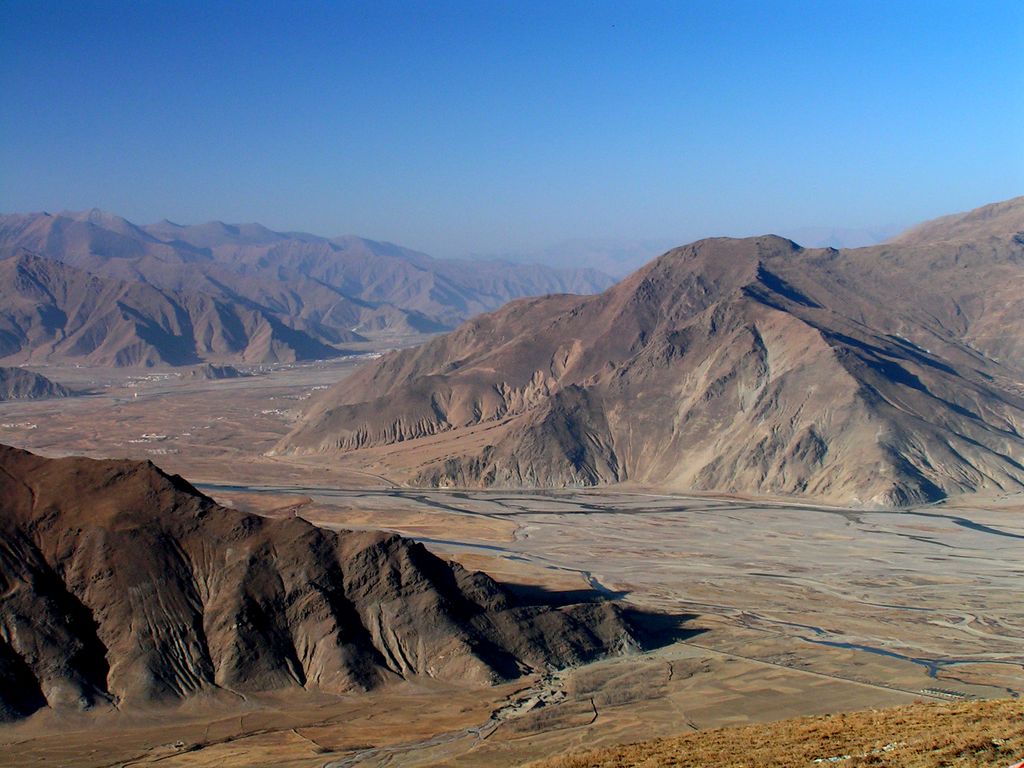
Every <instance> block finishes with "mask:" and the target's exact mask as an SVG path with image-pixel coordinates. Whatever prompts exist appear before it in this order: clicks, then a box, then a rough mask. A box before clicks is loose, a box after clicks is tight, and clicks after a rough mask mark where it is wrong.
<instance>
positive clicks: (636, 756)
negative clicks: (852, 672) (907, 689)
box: [531, 699, 1024, 768]
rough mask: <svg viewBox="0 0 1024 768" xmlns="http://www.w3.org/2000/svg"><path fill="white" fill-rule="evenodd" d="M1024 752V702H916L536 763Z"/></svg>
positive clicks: (687, 763)
mask: <svg viewBox="0 0 1024 768" xmlns="http://www.w3.org/2000/svg"><path fill="white" fill-rule="evenodd" d="M1021 759H1024V702H1022V701H1020V700H1014V699H1002V700H996V701H980V702H968V703H958V704H912V705H910V706H906V707H897V708H894V709H884V710H873V711H869V712H854V713H850V714H839V715H824V716H818V717H802V718H798V719H794V720H783V721H780V722H776V723H766V724H762V725H752V726H747V727H743V728H718V729H715V730H709V731H701V732H698V733H689V734H686V735H685V736H678V737H675V738H670V739H658V740H656V741H648V742H642V743H639V744H629V745H625V746H619V747H612V748H610V749H601V750H596V751H593V752H585V753H581V754H577V755H569V756H566V757H559V758H552V759H549V760H544V761H541V762H537V763H531V768H627V767H628V768H668V766H672V768H748V767H749V768H754V767H755V766H756V767H757V768H765V767H766V766H770V767H771V768H798V767H799V768H808V766H811V767H813V766H816V765H820V766H830V765H835V766H841V768H862V767H863V766H872V767H874V768H883V767H885V766H891V767H892V768H897V766H898V768H937V767H938V766H950V767H951V768H952V767H954V766H955V768H1001V767H1002V766H1009V765H1010V764H1011V763H1014V762H1016V761H1018V760H1021Z"/></svg>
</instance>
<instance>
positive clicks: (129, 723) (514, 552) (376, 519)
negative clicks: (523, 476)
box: [0, 359, 1024, 767]
mask: <svg viewBox="0 0 1024 768" xmlns="http://www.w3.org/2000/svg"><path fill="white" fill-rule="evenodd" d="M359 362H361V360H352V359H348V360H341V361H334V362H329V363H317V364H311V365H304V366H282V367H279V368H276V369H269V370H267V371H265V372H263V373H261V374H260V375H256V376H251V377H245V378H241V379H230V380H221V381H208V380H192V379H183V378H181V377H178V376H177V375H176V374H174V373H173V372H171V371H166V370H163V371H161V370H151V371H125V370H113V371H101V372H97V371H95V370H87V369H75V368H70V369H60V368H46V369H40V370H41V371H42V372H43V373H45V374H46V375H47V376H49V377H50V378H52V379H55V380H56V381H58V382H60V383H62V384H66V385H69V386H71V387H73V388H76V389H88V390H90V391H91V392H92V393H93V394H90V395H87V396H84V397H79V398H71V399H63V400H51V401H36V402H18V403H5V404H3V405H2V406H0V442H4V443H8V444H11V445H15V446H18V447H23V448H27V449H29V450H32V451H37V452H39V453H42V454H44V455H51V456H54V455H66V454H86V455H94V456H126V457H130V458H137V459H151V460H152V461H154V462H155V463H157V464H159V465H160V466H161V467H163V468H164V469H166V470H168V471H172V472H176V473H180V474H182V475H184V476H185V477H187V478H188V479H189V480H190V481H192V482H193V483H195V484H196V485H197V486H198V487H199V488H200V489H201V490H203V491H204V492H205V493H207V494H209V495H211V496H213V497H214V498H215V499H217V500H218V501H221V502H223V503H226V504H229V505H233V506H237V507H239V508H241V509H245V510H250V511H255V512H259V513H260V514H266V515H301V516H302V517H305V518H306V519H308V520H310V521H312V522H315V523H317V524H320V525H324V526H327V527H336V528H383V529H388V530H393V531H397V532H400V533H403V534H406V535H409V536H411V537H414V538H416V539H418V540H420V541H422V542H424V543H425V544H426V545H427V546H428V547H429V548H430V549H431V550H433V551H435V552H437V553H439V554H442V555H444V556H446V557H450V558H453V559H455V560H458V561H460V562H462V563H463V564H465V565H466V566H468V567H471V568H475V569H481V570H486V571H487V572H489V573H491V574H492V575H494V576H495V577H496V578H498V579H499V580H502V581H506V582H509V583H512V584H516V585H518V587H519V588H521V589H524V590H544V591H546V592H548V593H551V594H552V596H553V598H554V599H557V598H558V597H559V596H560V595H564V597H565V599H570V598H572V599H579V598H581V597H582V598H586V597H593V598H595V599H596V598H601V597H608V596H611V597H617V598H620V599H622V600H624V601H625V602H626V603H627V604H628V605H631V606H633V607H635V608H636V609H638V610H640V611H648V612H649V611H656V612H659V613H661V614H663V615H665V617H666V618H665V619H664V620H663V621H661V622H659V623H658V624H657V626H653V625H652V627H651V630H652V633H654V634H658V635H660V642H658V643H655V645H656V646H658V647H656V648H655V649H654V650H651V651H648V652H646V653H636V654H633V655H628V656H623V657H618V658H614V659H609V660H605V661H600V662H595V663H593V664H589V665H586V666H583V667H579V668H576V669H571V670H566V671H562V672H558V673H552V674H550V675H547V676H544V677H542V678H538V679H527V680H521V681H517V682H516V683H514V684H510V685H506V686H500V687H497V688H493V689H477V688H471V687H459V686H451V685H447V686H444V685H439V684H435V683H433V682H432V681H415V682H410V683H405V684H403V685H401V686H398V687H396V688H394V689H389V690H383V691H379V692H375V693H373V694H371V695H370V697H366V696H349V697H326V696H321V697H319V698H316V699H315V700H314V699H313V698H306V699H303V700H302V701H301V702H300V701H295V700H291V699H288V698H287V697H273V696H267V697H261V698H259V699H258V700H249V701H245V702H234V701H224V700H219V699H218V700H210V701H205V702H196V703H194V704H189V705H188V706H187V707H184V708H180V709H176V710H155V711H152V712H141V713H132V715H131V716H129V715H127V714H124V715H122V714H121V713H117V712H109V713H95V714H94V715H92V716H89V717H82V718H81V719H77V718H66V719H62V720H61V721H60V722H59V723H57V722H55V718H53V717H49V716H47V713H43V716H39V717H36V718H32V719H31V720H29V721H27V722H25V723H22V724H19V725H16V726H8V727H5V728H3V729H2V730H0V763H4V764H9V765H53V764H62V765H83V766H86V765H90V766H94V765H97V766H98V765H129V764H130V765H143V764H149V763H152V762H157V761H159V762H160V763H161V764H162V765H172V766H173V765H233V764H235V765H242V764H245V765H251V764H253V762H252V754H253V750H258V752H259V754H261V755H264V756H265V760H266V762H265V763H264V764H268V765H269V764H273V765H282V766H283V765H288V766H291V765H295V766H300V765H301V766H324V765H331V766H338V767H340V766H375V765H396V764H400V765H410V766H420V765H422V766H427V765H460V766H472V765H479V766H485V765H486V766H500V765H508V766H511V765H518V764H521V763H523V762H525V761H527V760H533V759H539V758H544V757H547V756H550V755H552V754H556V753H560V752H564V751H566V750H571V749H580V748H584V747H587V748H589V747H598V746H604V745H613V744H618V743H625V742H632V741H638V740H642V739H649V738H654V737H659V736H672V735H677V734H680V733H683V732H685V731H692V730H698V729H700V730H703V729H707V728H713V727H718V726H727V725H746V724H751V723H758V722H764V721H770V720H777V719H780V718H784V717H791V716H797V715H813V714H824V713H829V712H837V711H852V710H857V709H865V708H873V707H882V706H888V705H896V704H903V703H909V702H913V701H916V700H928V701H956V700H962V699H972V698H994V697H1003V696H1007V695H1018V694H1019V693H1020V692H1021V691H1022V690H1024V605H1022V604H1021V601H1020V598H1019V596H1020V590H1021V584H1022V583H1024V564H1022V558H1021V557H1020V555H1021V552H1022V551H1024V498H1021V497H1020V496H1019V495H1018V496H1005V497H1000V498H996V499H985V500H975V499H971V498H961V499H958V500H957V501H955V502H946V503H941V504H935V505H929V506H926V507H918V508H912V509H908V510H905V511H900V512H893V511H882V510H870V509H847V508H839V507H828V506H819V505H815V504H808V503H803V502H794V501H793V500H787V499H766V498H741V497H722V496H717V497H716V496H709V495H708V496H705V495H679V494H663V493H658V492H657V491H656V490H652V489H645V488H641V487H630V486H619V487H615V488H609V489H591V490H566V491H556V492H510V491H499V490H495V491H460V490H452V489H446V490H420V489H410V488H402V487H398V486H397V485H395V484H394V483H392V482H390V481H389V480H388V478H387V473H386V471H382V470H386V457H381V460H380V466H374V465H372V464H367V463H366V460H365V458H364V457H360V459H359V463H356V462H355V461H351V462H346V461H345V460H344V459H343V460H341V461H339V460H337V459H332V460H328V459H323V458H320V459H316V458H308V459H302V460H297V459H285V458H281V457H270V456H267V455H265V454H267V453H268V452H269V451H270V450H271V449H272V447H273V446H274V444H275V443H276V442H277V441H278V440H279V439H280V438H281V437H282V436H283V435H284V434H285V433H286V432H287V431H288V430H289V429H290V427H291V425H292V424H293V423H294V422H295V420H296V419H297V418H298V417H299V414H300V413H301V411H302V409H303V408H304V407H305V405H306V404H307V402H308V400H309V399H310V398H311V397H313V396H314V395H315V394H316V393H317V392H318V391H319V390H321V389H322V388H325V387H326V386H329V385H331V384H333V383H335V382H336V381H338V380H339V379H341V378H343V377H344V376H345V375H347V374H348V373H349V372H350V371H351V370H353V369H354V367H355V366H356V365H357V364H358V363H359ZM97 718H99V719H97ZM396 724H399V725H397V727H396ZM57 726H59V728H60V731H59V733H60V735H59V736H56V735H54V734H55V732H56V728H57ZM97 726H102V727H99V728H98V727H97ZM97 732H100V734H101V735H99V736H97ZM261 759H264V758H261ZM257 764H259V763H257Z"/></svg>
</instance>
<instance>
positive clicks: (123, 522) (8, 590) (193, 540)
mask: <svg viewBox="0 0 1024 768" xmlns="http://www.w3.org/2000/svg"><path fill="white" fill-rule="evenodd" d="M633 646H635V641H634V639H633V636H632V634H631V630H630V629H629V627H628V626H627V624H626V623H625V621H624V619H623V618H622V616H621V615H620V612H619V609H618V608H617V607H616V606H615V605H613V604H611V603H589V604H583V605H569V606H561V607H548V606H545V605H538V604H536V603H535V602H533V603H530V602H526V603H524V602H521V601H519V600H518V599H517V598H515V597H513V596H512V594H511V593H509V592H507V591H506V590H505V589H504V588H502V587H501V586H500V585H498V584H497V583H495V582H494V581H493V580H491V579H490V578H489V577H487V576H486V575H484V574H482V573H472V572H469V571H467V570H465V569H463V568H461V567H460V566H458V565H455V564H451V563H447V562H445V561H443V560H440V559H439V558H437V557H435V556H434V555H432V554H431V553H430V552H428V551H427V550H426V549H425V548H424V547H423V546H421V545H419V544H416V543H413V542H411V541H409V540H406V539H403V538H401V537H399V536H397V535H390V534H384V533H377V532H346V531H341V532H333V531H328V530H325V529H322V528H318V527H315V526H313V525H311V524H310V523H308V522H306V521H305V520H303V519H301V518H298V517H294V516H293V517H288V518H281V519H268V518H263V517H258V516H256V515H251V514H245V513H242V512H238V511H235V510H232V509H227V508H224V507H221V506H218V505H217V504H215V503H214V502H213V501H212V500H211V499H209V498H207V497H206V496H203V495H202V494H200V493H199V492H198V491H196V490H195V489H194V488H193V487H192V486H190V485H189V484H188V483H187V482H186V481H185V480H183V479H182V478H181V477H179V476H172V475H167V474H165V473H164V472H162V471H161V470H159V469H158V468H157V467H155V466H153V465H152V464H150V463H148V462H130V461H97V460H91V459H84V458H63V459H46V458H42V457H40V456H36V455H34V454H31V453H28V452H26V451H22V450H18V449H15V448H9V447H6V446H4V447H0V718H2V719H6V720H10V719H16V718H20V717H24V716H26V715H29V714H31V713H33V712H35V711H36V710H39V709H40V708H44V707H50V708H53V709H56V710H62V709H73V710H78V709H87V708H91V707H105V706H108V705H116V706H117V707H119V708H121V709H122V710H124V708H125V707H136V706H140V705H147V704H155V703H174V702H178V701H181V700H183V699H186V698H190V697H194V696H197V695H202V694H211V695H212V694H217V693H225V692H231V693H232V694H237V695H241V696H244V695H245V694H247V693H250V692H257V691H267V690H278V689H288V688H291V689H296V688H299V689H302V688H304V689H308V690H314V689H315V690H319V691H327V692H348V691H361V690H367V689H371V688H375V687H378V686H381V685H383V684H385V683H388V682H389V681H397V680H401V679H403V678H410V677H416V676H426V677H432V678H438V679H442V680H457V681H462V682H477V683H490V682H495V681H498V680H502V679H509V678H514V677H517V676H519V675H521V674H523V673H526V672H530V671H535V670H542V669H546V668H547V667H548V666H549V665H551V666H562V665H566V664H571V663H576V662H579V661H582V660H585V659H589V658H592V657H595V656H597V655H600V654H607V653H611V652H615V651H621V650H624V649H626V648H629V647H633Z"/></svg>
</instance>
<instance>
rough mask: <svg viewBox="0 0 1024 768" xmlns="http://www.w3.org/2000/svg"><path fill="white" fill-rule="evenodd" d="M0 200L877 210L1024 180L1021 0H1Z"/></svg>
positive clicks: (479, 221)
mask: <svg viewBox="0 0 1024 768" xmlns="http://www.w3.org/2000/svg"><path fill="white" fill-rule="evenodd" d="M0 82H2V83H3V86H4V91H5V94H6V97H7V104H6V108H5V109H4V110H3V111H2V112H0V164H2V166H3V167H4V169H5V171H4V173H3V174H0V210H3V211H5V212H27V211H35V210H50V211H57V210H62V209H68V210H81V209H88V208H92V207H97V208H101V209H103V210H107V211H110V212H113V213H116V214H118V215H122V216H125V217H126V218H128V219H129V220H131V221H133V222H136V223H140V224H146V223H152V222H155V221H157V220H159V219H162V218H168V219H170V220H172V221H176V222H180V223H184V224H193V223H201V222H205V221H209V220H223V221H229V222H233V223H237V222H250V221H255V222H259V223H261V224H264V225H266V226H268V227H270V228H271V229H274V230H277V231H305V232H311V233H315V234H319V235H325V236H336V235H341V234H356V235H360V236H364V237H368V238H373V239H378V240H386V241H390V242H395V243H398V244H401V245H403V246H406V247H409V248H414V249H417V250H421V251H424V252H426V253H429V254H431V255H435V256H467V255H471V254H480V255H489V256H498V255H502V254H505V255H512V256H514V257H519V256H528V255H529V254H533V253H537V252H544V251H545V250H550V249H551V248H553V247H556V246H558V245H559V244H563V243H566V242H572V241H580V240H591V241H601V240H604V241H620V242H627V243H637V242H648V243H666V244H680V243H682V242H687V241H690V240H693V239H696V238H698V237H703V236H709V235H734V236H742V235H749V234H760V233H764V232H777V233H779V234H787V235H788V234H789V233H794V232H800V231H804V232H811V231H814V230H818V231H821V232H825V233H826V234H827V232H828V231H831V230H847V231H858V230H859V231H872V232H874V231H885V232H888V233H891V232H893V231H895V230H898V229H900V228H902V227H905V226H909V225H912V224H914V223H916V222H919V221H922V220H925V219H928V218H932V217H935V216H938V215H943V214H947V213H952V212H956V211H961V210H967V209H970V208H974V207H977V206H979V205H983V204H986V203H990V202H994V201H997V200H1001V199H1005V198H1009V197H1013V196H1015V195H1019V194H1021V192H1024V140H1022V138H1021V136H1020V132H1019V130H1018V129H1017V126H1019V125H1020V124H1021V123H1022V122H1024V104H1022V102H1021V100H1020V99H1019V98H1017V97H1018V96H1019V94H1020V93H1021V92H1024V88H1022V86H1024V7H1021V6H1019V5H1018V4H1011V3H989V4H986V5H985V6H983V7H977V6H975V5H971V4H966V3H940V4H936V3H916V4H915V3H908V4H902V5H900V6H899V7H896V8H892V7H889V6H887V5H885V4H881V3H869V4H866V5H863V6H860V7H857V8H851V7H848V6H846V5H843V4H839V3H815V4H810V3H806V4H804V3H791V4H786V5H784V6H781V7H774V8H768V7H765V6H762V5H759V4H754V3H739V2H734V3H725V4H717V5H715V6H713V7H712V6H708V7H696V6H692V7H676V6H674V5H671V4H657V3H648V4H644V5H642V6H638V7H635V8H629V9H625V8H623V7H622V6H621V5H616V4H611V3H596V4H593V3H587V4H573V3H563V4H558V5H557V6H556V7H549V6H546V5H543V4H535V3H527V4H519V5H515V6H497V5H486V6H485V5H481V4H472V3H432V4H429V5H425V4H422V5H421V4H412V3H375V4H372V5H371V4H357V3H346V4H340V5H321V4H302V5H289V6H287V7H286V8H279V7H276V6H275V5H273V4H262V3H255V4H251V5H249V6H246V7H244V8H243V7H241V6H228V5H215V6H214V7H213V8H207V7H205V6H203V5H201V4H193V3H163V2H154V3H146V4H138V5H131V4H126V3H79V4H74V5H72V4H64V3H28V2H9V3H6V4H4V5H3V6H2V7H0Z"/></svg>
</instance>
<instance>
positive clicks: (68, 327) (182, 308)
mask: <svg viewBox="0 0 1024 768" xmlns="http://www.w3.org/2000/svg"><path fill="white" fill-rule="evenodd" d="M337 354H338V352H337V350H335V349H334V348H332V347H329V346H327V345H326V344H324V343H322V342H320V341H317V340H316V339H315V338H313V337H311V336H310V335H308V334H306V333H304V332H302V331H297V330H295V329H293V328H290V327H288V326H287V325H285V324H283V323H282V322H280V321H279V320H277V318H276V317H275V316H274V315H272V314H269V313H265V312H262V311H260V310H258V309H251V308H249V307H246V306H244V305H241V304H239V303H237V302H233V301H228V300H221V299H217V298H214V297H212V296H209V295H207V294H203V293H196V292H182V291H170V290H166V289H159V288H154V287H153V286H151V285H147V284H144V283H138V282H126V281H122V280H116V279H113V278H106V277H100V276H98V275H94V274H91V273H89V272H84V271H82V270H80V269H77V268H74V267H70V266H68V265H66V264H63V263H61V262H58V261H53V260H51V259H45V258H42V257H39V256H36V255H34V254H31V253H29V252H26V251H22V252H20V253H18V254H15V255H13V256H11V257H9V258H7V259H4V260H2V261H0V360H3V361H5V362H16V363H25V362H44V361H49V362H57V361H64V362H78V363H86V364H90V365H101V366H135V365H157V364H167V365H186V364H193V363H198V362H199V361H201V360H215V361H222V360H233V361H238V362H248V363H266V362H293V361H295V360H304V359H318V358H324V357H332V356H334V355H337Z"/></svg>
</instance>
